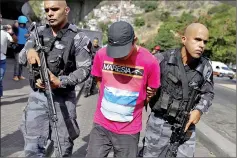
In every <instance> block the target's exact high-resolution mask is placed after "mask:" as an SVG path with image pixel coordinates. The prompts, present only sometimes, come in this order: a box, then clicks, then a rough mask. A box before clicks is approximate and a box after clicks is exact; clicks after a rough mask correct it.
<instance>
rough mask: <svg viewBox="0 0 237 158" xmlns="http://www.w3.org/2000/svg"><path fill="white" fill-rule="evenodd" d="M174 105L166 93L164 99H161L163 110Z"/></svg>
mask: <svg viewBox="0 0 237 158" xmlns="http://www.w3.org/2000/svg"><path fill="white" fill-rule="evenodd" d="M171 103H172V100H171V97H170V95H169V94H167V93H166V92H163V95H162V99H161V104H160V105H161V109H164V110H167V109H168V108H169V106H170V104H171Z"/></svg>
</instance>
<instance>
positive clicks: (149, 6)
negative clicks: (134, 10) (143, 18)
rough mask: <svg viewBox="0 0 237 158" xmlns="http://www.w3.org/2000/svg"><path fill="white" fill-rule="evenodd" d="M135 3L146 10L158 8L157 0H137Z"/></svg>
mask: <svg viewBox="0 0 237 158" xmlns="http://www.w3.org/2000/svg"><path fill="white" fill-rule="evenodd" d="M134 4H135V5H136V6H139V7H140V8H142V9H144V10H145V12H146V13H147V12H151V11H153V10H155V9H156V8H157V2H156V1H135V2H134Z"/></svg>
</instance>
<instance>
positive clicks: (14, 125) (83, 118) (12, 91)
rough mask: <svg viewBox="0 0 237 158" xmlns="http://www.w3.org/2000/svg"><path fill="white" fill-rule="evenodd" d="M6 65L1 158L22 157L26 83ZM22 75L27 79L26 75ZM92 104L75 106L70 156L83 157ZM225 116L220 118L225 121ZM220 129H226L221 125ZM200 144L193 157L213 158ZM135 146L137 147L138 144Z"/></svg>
mask: <svg viewBox="0 0 237 158" xmlns="http://www.w3.org/2000/svg"><path fill="white" fill-rule="evenodd" d="M7 64H8V65H7V67H8V68H7V72H6V76H5V78H4V97H3V99H2V100H1V156H4V157H19V156H21V157H22V156H24V155H23V152H22V150H23V147H24V140H23V137H22V134H21V133H20V131H19V130H18V127H19V124H20V121H21V117H22V110H23V109H24V107H25V105H26V102H27V97H28V94H29V91H30V87H29V86H28V81H27V80H23V81H19V82H15V81H13V80H12V74H13V72H12V70H13V67H12V65H13V61H12V60H8V63H7ZM24 75H25V76H27V74H26V73H25V74H24ZM222 99H224V98H222ZM96 101H97V96H96V95H94V96H91V97H89V98H83V97H82V98H81V99H80V100H79V102H78V104H77V115H78V119H77V120H78V122H79V125H80V128H81V135H80V137H79V138H78V139H76V141H75V147H74V150H73V156H76V157H83V156H85V154H86V148H87V142H88V138H89V137H88V136H89V133H90V130H91V127H92V119H93V113H94V111H95V107H96ZM216 103H218V101H216V102H215V103H214V105H213V107H217V105H216ZM221 105H222V104H220V105H219V106H221ZM231 107H232V106H231ZM213 109H215V108H213ZM229 110H230V109H229ZM212 111H213V113H214V114H215V111H214V110H210V113H211V112H212ZM232 111H233V110H232ZM227 112H228V110H227ZM147 116H148V113H146V112H144V113H143V125H144V126H143V131H142V132H141V137H143V135H144V128H145V122H146V120H147ZM225 117H226V116H225ZM225 117H220V118H223V119H225ZM207 119H208V118H207ZM209 119H210V118H209ZM213 121H214V122H215V119H213ZM220 127H221V126H220ZM223 127H224V128H226V127H225V126H223ZM140 140H141V139H140ZM204 145H205V144H204ZM204 145H203V144H201V143H200V142H199V141H198V140H197V146H196V154H195V157H215V155H213V154H212V153H211V152H210V151H209V150H208V149H207V148H206V147H205V146H204ZM139 146H141V142H140V144H139Z"/></svg>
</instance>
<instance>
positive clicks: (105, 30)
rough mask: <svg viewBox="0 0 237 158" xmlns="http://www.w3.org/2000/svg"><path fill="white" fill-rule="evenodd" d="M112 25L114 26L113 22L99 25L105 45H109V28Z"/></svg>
mask: <svg viewBox="0 0 237 158" xmlns="http://www.w3.org/2000/svg"><path fill="white" fill-rule="evenodd" d="M111 24H112V22H111V21H108V22H99V23H98V26H99V28H100V29H101V31H102V33H103V41H102V43H103V45H105V44H107V43H108V28H109V26H110V25H111Z"/></svg>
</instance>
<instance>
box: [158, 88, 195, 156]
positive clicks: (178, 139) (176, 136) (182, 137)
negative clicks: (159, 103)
mask: <svg viewBox="0 0 237 158" xmlns="http://www.w3.org/2000/svg"><path fill="white" fill-rule="evenodd" d="M198 92H199V90H198V88H197V87H194V88H193V89H192V91H191V96H190V98H189V100H188V102H187V103H185V102H183V104H184V105H181V107H182V108H181V110H180V112H179V113H178V115H177V116H176V117H177V122H178V123H174V124H173V126H172V127H171V130H172V134H171V137H170V142H169V145H167V147H166V148H165V149H164V150H163V151H162V153H161V157H176V156H177V152H178V147H179V146H180V145H181V144H183V143H184V142H185V141H186V140H187V136H186V135H187V133H186V132H184V129H185V126H186V124H187V123H188V120H189V116H190V114H189V113H190V111H191V110H192V108H193V106H194V105H195V103H196V101H197V98H198ZM185 104H186V105H185Z"/></svg>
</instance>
